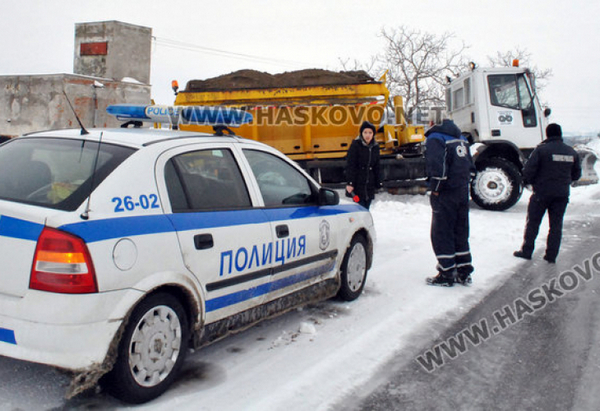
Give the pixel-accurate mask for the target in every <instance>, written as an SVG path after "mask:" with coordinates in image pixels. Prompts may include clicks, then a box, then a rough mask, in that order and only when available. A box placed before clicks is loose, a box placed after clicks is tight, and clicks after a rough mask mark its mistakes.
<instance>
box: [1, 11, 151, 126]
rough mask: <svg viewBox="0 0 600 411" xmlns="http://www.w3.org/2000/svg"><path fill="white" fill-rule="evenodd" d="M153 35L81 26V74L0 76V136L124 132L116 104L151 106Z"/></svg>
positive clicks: (104, 25)
mask: <svg viewBox="0 0 600 411" xmlns="http://www.w3.org/2000/svg"><path fill="white" fill-rule="evenodd" d="M151 47H152V29H150V28H147V27H141V26H134V25H131V24H126V23H121V22H118V21H107V22H94V23H81V24H76V26H75V55H74V64H73V67H74V73H75V74H46V75H18V76H0V90H2V91H1V93H0V135H6V136H13V137H14V136H17V135H21V134H25V133H29V132H32V131H39V130H49V129H59V128H72V127H79V125H78V123H77V120H76V118H75V115H74V114H73V112H72V111H71V109H70V107H69V103H68V102H67V98H66V97H65V95H66V96H67V97H68V98H69V100H70V102H71V104H72V105H73V107H74V108H75V111H76V113H77V115H78V116H79V118H80V120H81V122H82V123H83V125H84V126H85V127H86V128H91V127H118V126H119V125H120V124H121V122H119V121H117V120H115V119H114V118H113V117H110V116H108V115H107V114H106V106H108V105H110V104H119V103H131V104H150V92H151V86H150V84H149V83H150V58H151Z"/></svg>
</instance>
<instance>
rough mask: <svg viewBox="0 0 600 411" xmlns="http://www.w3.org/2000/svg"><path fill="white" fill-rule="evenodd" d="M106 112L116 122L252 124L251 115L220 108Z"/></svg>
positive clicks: (122, 107)
mask: <svg viewBox="0 0 600 411" xmlns="http://www.w3.org/2000/svg"><path fill="white" fill-rule="evenodd" d="M106 112H107V113H108V114H110V115H113V116H115V117H116V118H117V119H118V120H137V121H146V122H152V123H169V124H194V125H211V126H229V127H238V126H240V125H242V124H246V123H251V122H252V119H253V117H252V114H250V113H248V112H246V111H243V110H239V109H236V108H231V107H221V106H160V105H152V106H140V105H134V104H114V105H111V106H108V107H107V108H106Z"/></svg>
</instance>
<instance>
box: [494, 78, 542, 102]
mask: <svg viewBox="0 0 600 411" xmlns="http://www.w3.org/2000/svg"><path fill="white" fill-rule="evenodd" d="M488 83H489V87H490V99H491V102H492V104H493V105H494V106H501V107H507V108H512V109H515V110H522V109H529V108H531V107H532V106H533V99H532V96H531V93H530V92H529V88H528V87H527V83H526V81H525V76H524V75H518V76H516V75H514V74H500V75H492V76H489V77H488Z"/></svg>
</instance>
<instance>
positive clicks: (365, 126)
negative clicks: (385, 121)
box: [360, 121, 377, 136]
mask: <svg viewBox="0 0 600 411" xmlns="http://www.w3.org/2000/svg"><path fill="white" fill-rule="evenodd" d="M366 128H370V129H371V130H373V134H375V133H377V130H376V129H375V126H374V125H373V124H371V123H369V122H368V121H363V123H362V124H361V126H360V135H361V136H362V133H363V130H364V129H366Z"/></svg>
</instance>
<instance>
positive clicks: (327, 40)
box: [0, 0, 600, 133]
mask: <svg viewBox="0 0 600 411" xmlns="http://www.w3.org/2000/svg"><path fill="white" fill-rule="evenodd" d="M0 5H1V10H2V16H3V18H2V23H1V24H0V35H1V38H2V41H1V42H0V75H5V74H44V73H72V72H73V44H74V30H75V23H83V22H94V21H107V20H119V21H123V22H126V23H130V24H136V25H141V26H146V27H151V28H152V30H153V36H154V37H155V41H154V42H153V55H152V74H151V82H152V96H153V98H154V99H155V100H156V102H157V103H160V104H171V103H172V102H173V101H174V97H173V94H172V91H171V88H170V84H171V80H173V79H177V80H178V81H179V84H180V87H182V88H183V87H184V86H185V83H186V82H187V81H188V80H191V79H205V78H209V77H214V76H217V75H221V74H226V73H230V72H231V71H234V70H239V69H243V68H251V69H256V70H261V71H267V72H270V73H279V72H284V71H290V70H298V69H303V68H315V67H316V68H325V69H333V70H335V69H340V68H341V65H340V59H343V60H347V59H349V60H351V61H353V60H358V61H369V60H370V58H371V56H373V55H375V54H378V53H379V52H381V51H382V50H383V47H384V42H383V41H382V39H381V37H379V36H378V34H379V33H380V31H381V29H382V28H388V29H391V28H394V27H399V26H401V25H405V26H407V27H409V28H413V29H417V30H422V31H427V32H430V33H434V34H442V33H444V32H451V33H454V35H455V36H456V38H457V39H458V40H462V41H463V42H464V43H465V44H466V45H468V46H469V49H468V50H467V54H468V56H469V57H470V58H471V59H472V60H473V61H475V62H478V64H479V65H485V63H486V61H487V56H493V55H495V54H496V52H498V51H503V52H504V51H508V50H514V49H515V48H516V47H519V48H522V49H527V50H528V51H529V52H530V53H531V54H532V60H533V64H534V65H536V66H538V67H539V68H542V69H546V68H550V69H552V71H553V77H552V78H551V79H550V83H549V85H548V86H547V88H546V90H545V91H544V95H543V100H544V101H546V102H548V103H549V105H550V107H551V108H552V113H553V114H552V117H551V120H552V121H554V122H558V123H561V124H562V125H563V129H564V130H565V131H570V132H595V133H597V132H600V109H599V107H600V80H599V78H598V76H599V73H600V24H598V16H599V15H600V2H598V1H581V0H574V1H571V2H566V1H558V0H546V1H533V0H529V1H527V0H520V1H519V0H504V1H494V2H492V1H485V0H466V1H465V0H458V1H442V0H431V1H427V0H419V1H405V0H344V1H341V0H337V1H333V0H304V1H285V0H278V1H275V0H252V1H248V0H246V1H244V0H211V1H207V0H189V1H188V0H170V1H153V0H145V1H138V0H103V1H88V0H52V1H45V0H37V1H34V0H18V1H14V0H0ZM173 41H175V42H180V43H185V44H189V45H191V46H194V47H185V48H180V47H173V46H172V43H173ZM206 48H210V49H214V50H219V51H220V52H214V51H209V50H206ZM223 52H224V53H223Z"/></svg>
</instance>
